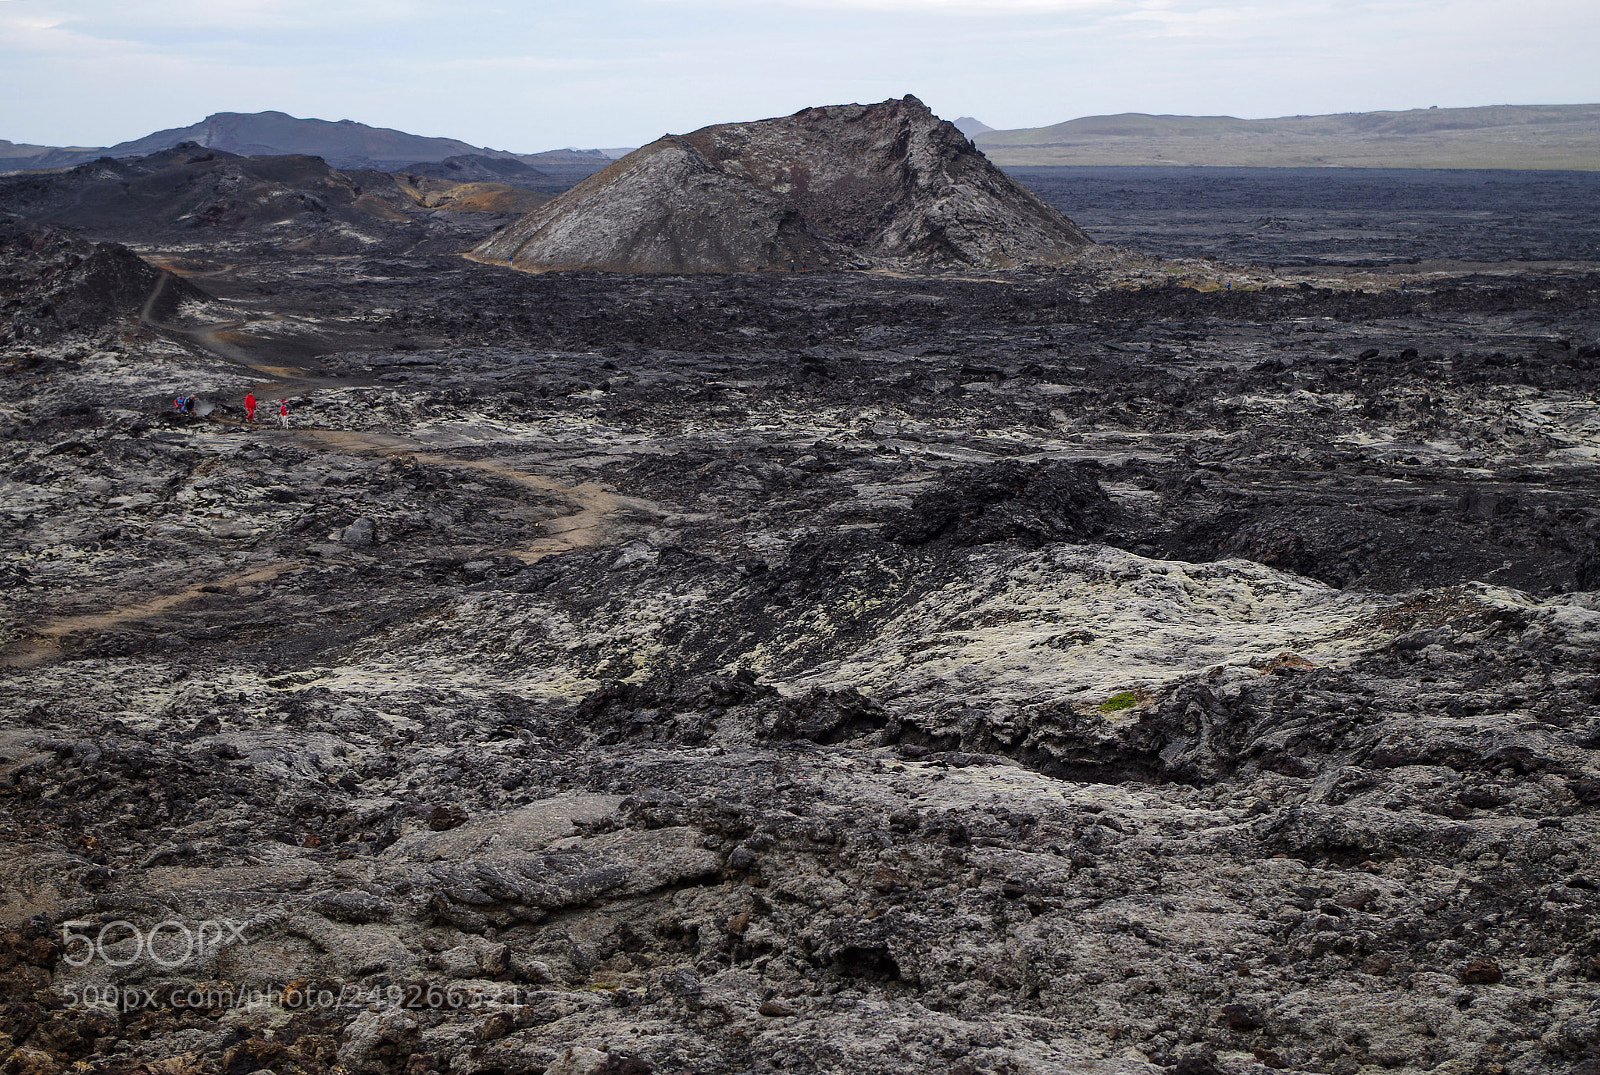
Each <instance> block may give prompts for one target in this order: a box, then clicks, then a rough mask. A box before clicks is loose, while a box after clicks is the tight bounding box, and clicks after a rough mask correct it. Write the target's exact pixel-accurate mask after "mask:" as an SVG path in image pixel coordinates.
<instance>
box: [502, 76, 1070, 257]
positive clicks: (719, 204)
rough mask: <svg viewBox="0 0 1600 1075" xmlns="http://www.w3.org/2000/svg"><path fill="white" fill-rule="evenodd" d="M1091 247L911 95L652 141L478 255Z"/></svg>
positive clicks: (944, 253) (929, 252)
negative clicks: (878, 102) (871, 103)
mask: <svg viewBox="0 0 1600 1075" xmlns="http://www.w3.org/2000/svg"><path fill="white" fill-rule="evenodd" d="M1088 245H1090V240H1089V238H1088V237H1087V236H1085V235H1084V234H1083V232H1082V231H1080V230H1079V229H1078V228H1077V226H1076V225H1074V224H1073V223H1072V222H1071V221H1070V220H1068V219H1066V218H1065V217H1063V216H1062V215H1061V214H1060V213H1058V212H1057V211H1056V210H1054V209H1052V208H1050V207H1049V206H1047V205H1045V204H1044V203H1043V202H1041V201H1040V200H1039V199H1038V198H1037V197H1035V196H1034V195H1033V194H1032V193H1031V192H1030V191H1028V189H1027V188H1025V187H1023V186H1022V185H1021V184H1020V183H1018V182H1017V181H1016V180H1014V179H1012V178H1010V177H1009V176H1007V175H1006V174H1005V173H1003V172H1001V171H1000V170H999V169H998V168H995V167H994V166H993V165H992V164H990V163H989V162H988V160H987V159H985V158H984V156H983V154H982V153H979V152H978V151H977V150H976V149H974V148H973V146H972V143H970V142H969V141H967V138H966V136H965V135H963V134H962V133H961V132H960V131H958V130H957V129H956V128H955V127H954V126H953V125H952V124H950V123H948V122H946V121H944V120H941V119H939V118H938V117H937V116H935V115H934V114H933V113H932V112H931V111H929V110H928V108H927V106H926V105H924V104H923V103H922V102H921V101H919V100H917V99H916V98H915V97H912V96H909V95H908V96H906V97H905V98H903V99H901V100H889V101H884V102H882V103H881V104H875V105H856V104H851V105H832V106H828V107H824V108H807V109H804V110H803V111H800V112H796V113H795V114H794V115H792V116H788V117H784V118H780V119H768V120H761V121H758V122H755V123H726V124H719V125H717V126H712V127H704V128H701V129H700V130H698V131H695V132H694V133H692V134H687V135H668V136H667V137H665V138H660V139H657V140H656V141H655V142H652V143H651V144H650V145H648V146H645V147H644V148H642V149H638V150H635V151H634V152H632V153H630V154H628V155H627V156H626V157H623V158H622V159H621V160H619V161H617V162H616V163H615V164H613V165H611V166H610V167H608V168H606V169H605V170H603V171H601V172H599V173H598V174H596V175H594V176H592V177H590V178H589V179H587V180H585V181H584V182H582V183H580V184H578V185H577V186H576V187H574V188H573V189H572V190H571V191H569V192H567V193H566V194H564V195H562V196H561V197H558V198H557V199H556V200H555V201H553V202H551V203H550V204H549V205H547V206H545V207H543V208H540V209H538V210H536V211H534V212H533V213H531V214H530V215H529V216H528V217H527V218H525V219H523V220H521V221H519V222H517V223H516V224H514V225H512V226H511V227H509V228H507V229H505V230H504V231H503V232H501V233H499V234H497V235H496V236H494V237H493V238H492V239H490V240H488V241H487V242H485V243H483V244H482V245H480V246H479V247H478V248H477V250H475V251H474V253H475V254H476V255H477V256H478V257H480V258H482V259H484V260H486V261H498V262H510V263H511V264H513V265H515V266H516V267H517V268H519V269H528V270H533V271H545V270H551V269H601V270H608V271H612V272H754V271H763V270H772V269H790V268H795V267H796V266H801V267H805V266H810V267H818V268H820V267H841V266H843V267H851V268H867V267H870V266H885V267H887V266H893V267H900V268H914V269H937V268H952V267H961V266H968V267H981V268H991V269H993V268H1015V267H1019V266H1023V265H1062V264H1066V263H1069V262H1071V261H1072V260H1073V259H1074V258H1075V257H1076V256H1077V255H1078V254H1079V253H1080V252H1081V251H1082V249H1083V248H1084V247H1086V246H1088Z"/></svg>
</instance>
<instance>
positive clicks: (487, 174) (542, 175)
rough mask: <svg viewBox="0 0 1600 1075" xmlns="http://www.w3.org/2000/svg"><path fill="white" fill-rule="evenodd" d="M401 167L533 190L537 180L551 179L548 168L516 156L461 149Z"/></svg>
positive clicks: (420, 173)
mask: <svg viewBox="0 0 1600 1075" xmlns="http://www.w3.org/2000/svg"><path fill="white" fill-rule="evenodd" d="M400 171H402V172H405V173H407V174H409V175H418V176H427V177H428V178H430V179H448V180H450V181H452V182H455V183H504V184H505V185H506V186H508V187H521V188H523V189H525V190H534V189H536V184H539V183H547V182H549V180H550V174H549V173H548V172H542V171H540V170H539V169H537V168H530V167H529V166H528V165H526V164H523V163H522V162H521V161H519V160H511V159H508V158H503V157H486V156H484V155H483V154H481V153H463V154H461V155H460V156H456V157H446V158H445V159H444V160H442V161H418V162H416V163H414V164H408V165H406V166H405V167H404V168H402V169H400Z"/></svg>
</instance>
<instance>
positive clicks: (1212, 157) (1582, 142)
mask: <svg viewBox="0 0 1600 1075" xmlns="http://www.w3.org/2000/svg"><path fill="white" fill-rule="evenodd" d="M957 126H959V127H961V129H962V131H963V132H964V133H966V134H967V136H968V137H969V138H971V139H972V140H973V141H974V142H975V143H976V144H977V146H978V148H979V149H982V150H983V151H984V153H985V154H987V155H988V157H989V159H990V160H992V161H994V162H995V163H996V164H999V165H1003V166H1010V167H1019V166H1027V165H1065V164H1077V165H1128V164H1168V165H1213V166H1233V167H1346V168H1571V169H1578V170H1583V171H1596V170H1600V104H1590V105H1492V106H1488V107H1484V108H1417V109H1411V110H1409V111H1405V112H1345V113H1340V114H1338V115H1330V116H1285V117H1283V118H1281V119H1235V118H1234V117H1232V116H1148V115H1144V114H1142V113H1136V112H1128V113H1123V114H1122V115H1116V116H1088V117H1085V118H1083V119H1074V120H1068V121H1067V122H1065V123H1057V124H1055V125H1054V126H1050V127H1031V128H1025V129H1022V130H1014V131H999V130H994V129H992V128H988V127H987V126H986V125H985V124H982V123H979V122H978V121H977V120H974V119H971V118H970V117H964V118H963V119H962V120H960V121H957Z"/></svg>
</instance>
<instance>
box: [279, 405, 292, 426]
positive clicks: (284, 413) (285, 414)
mask: <svg viewBox="0 0 1600 1075" xmlns="http://www.w3.org/2000/svg"><path fill="white" fill-rule="evenodd" d="M278 424H279V425H280V426H282V427H283V428H284V429H288V428H289V401H288V400H286V399H280V400H278Z"/></svg>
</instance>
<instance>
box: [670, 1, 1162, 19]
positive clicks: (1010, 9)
mask: <svg viewBox="0 0 1600 1075" xmlns="http://www.w3.org/2000/svg"><path fill="white" fill-rule="evenodd" d="M649 2H651V3H655V4H658V5H661V6H675V7H677V6H681V7H722V6H727V7H738V8H743V7H744V6H745V5H744V4H743V3H739V2H737V0H649ZM765 6H766V7H768V8H769V9H770V8H811V9H825V10H832V11H861V12H869V13H885V14H901V15H960V16H1017V15H1065V14H1077V13H1084V12H1102V11H1115V10H1116V9H1117V8H1119V7H1136V6H1138V5H1137V4H1130V3H1128V2H1127V0H767V3H766V5H765Z"/></svg>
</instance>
